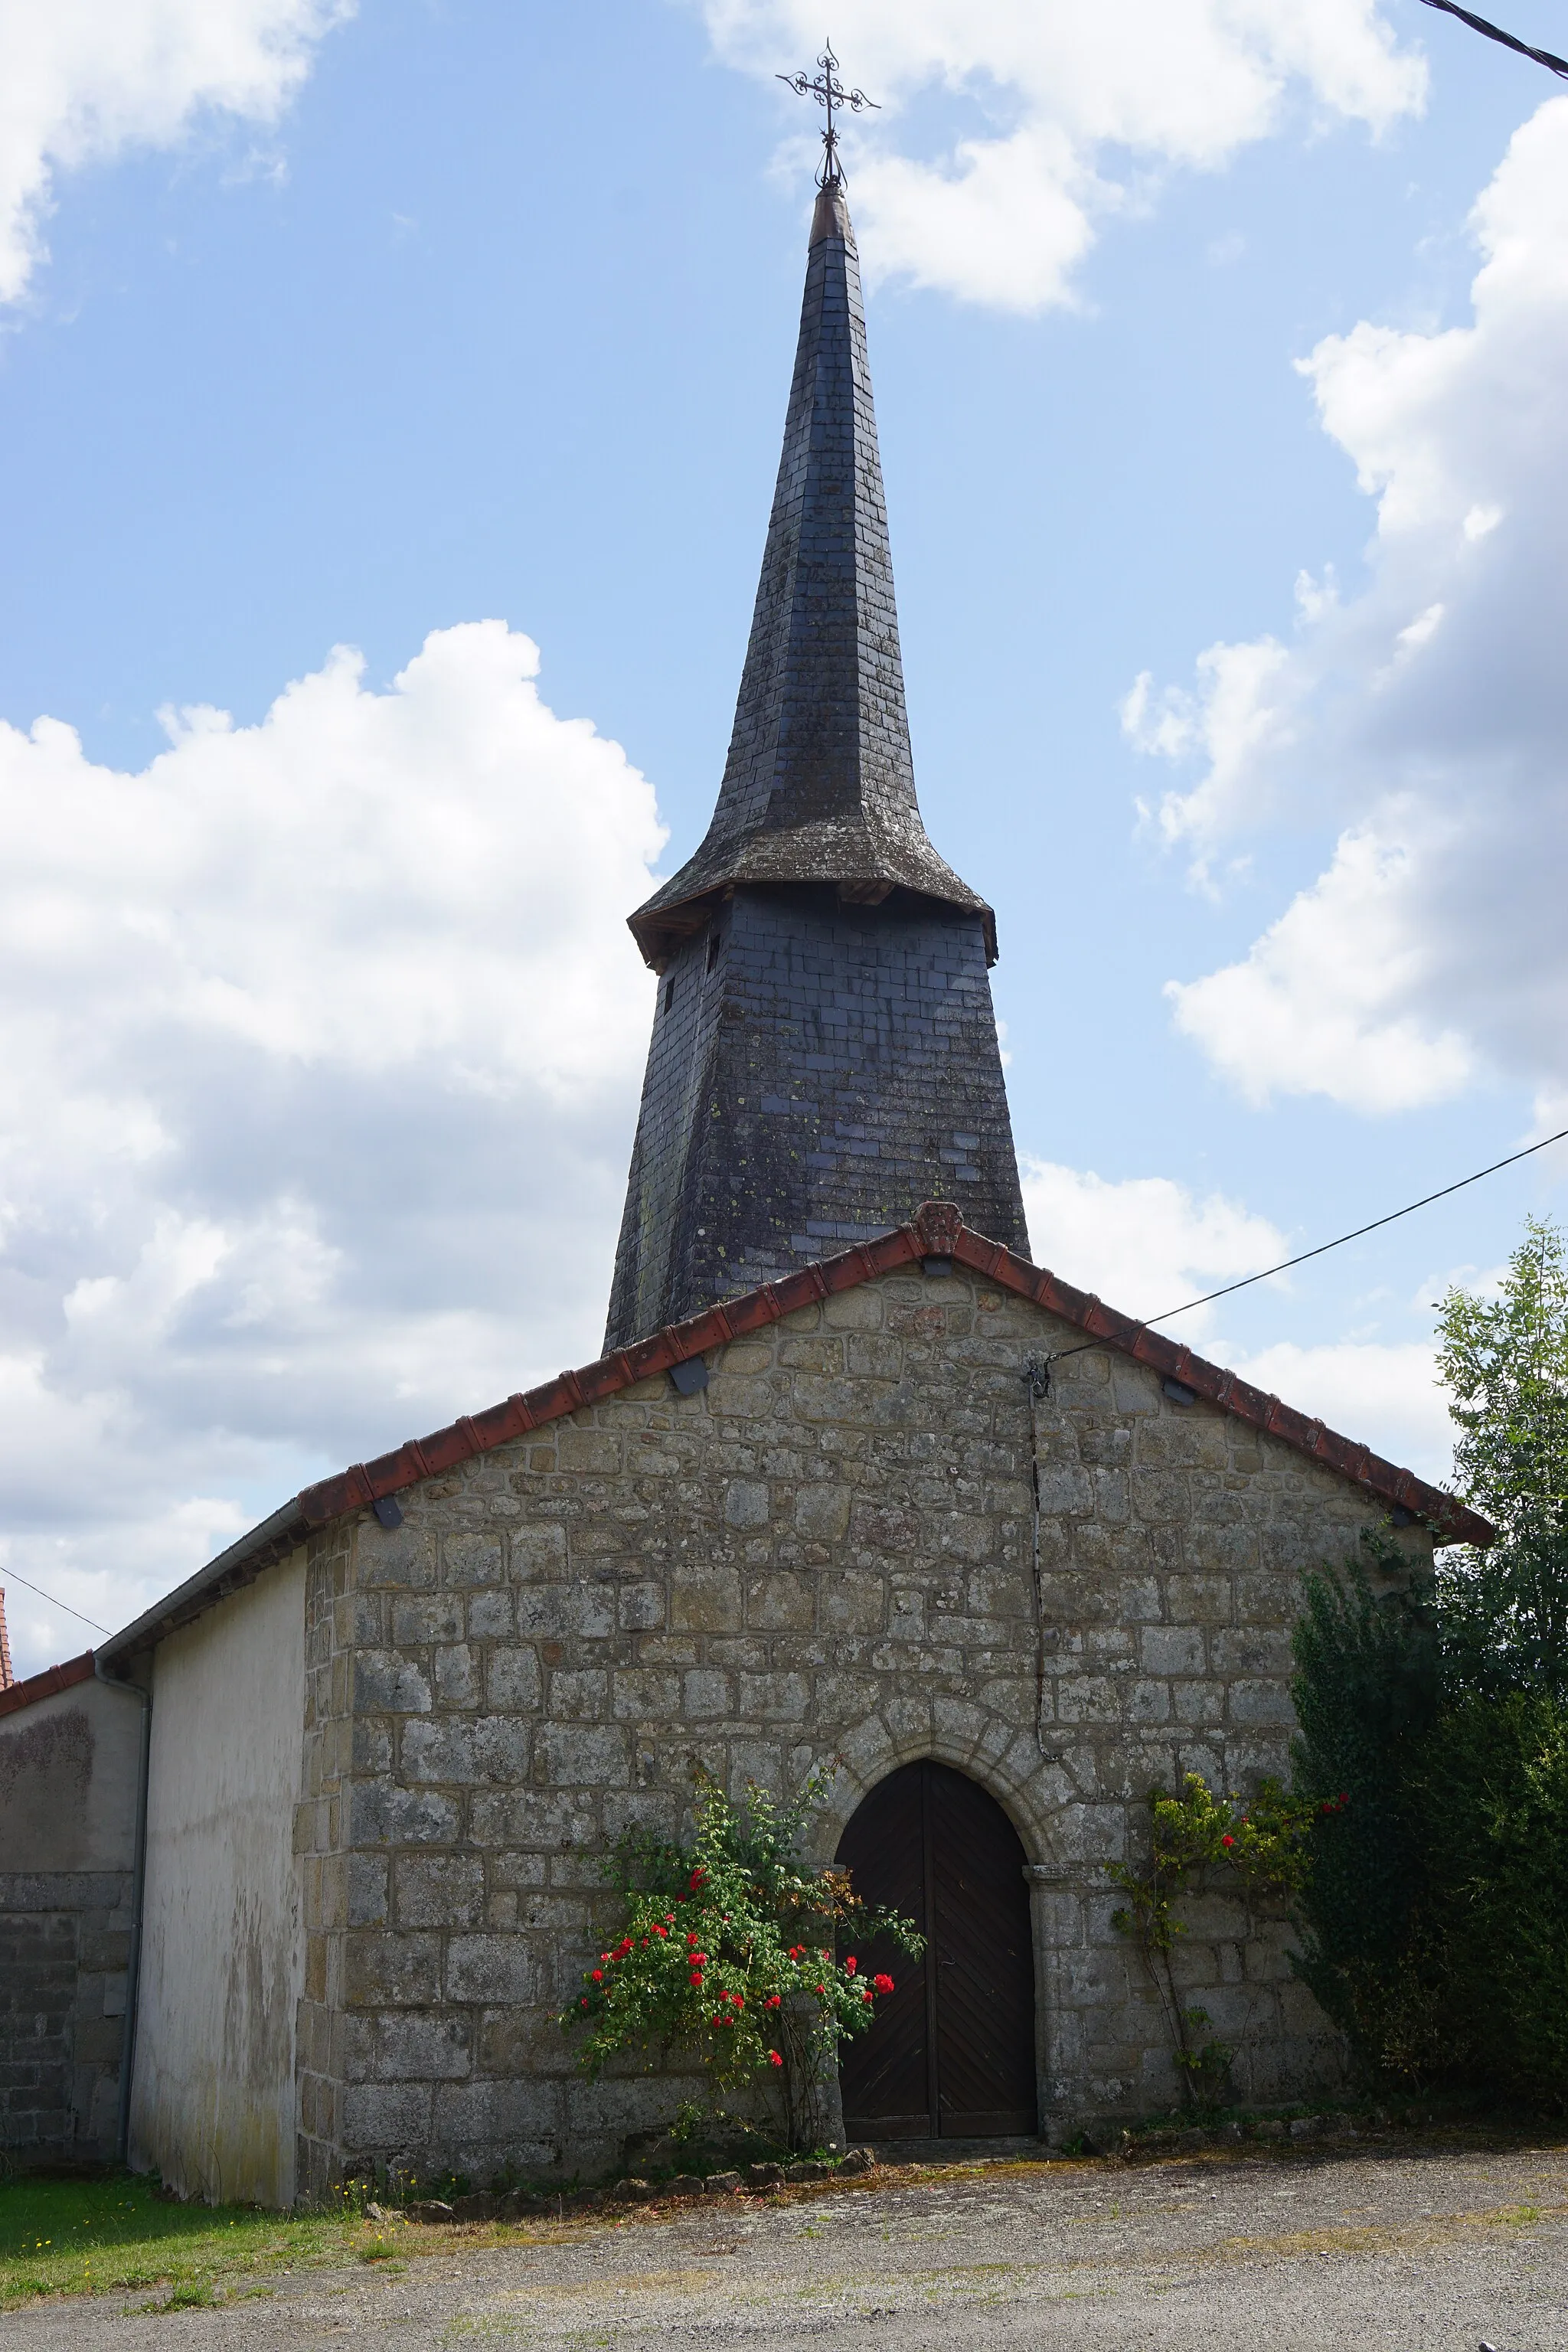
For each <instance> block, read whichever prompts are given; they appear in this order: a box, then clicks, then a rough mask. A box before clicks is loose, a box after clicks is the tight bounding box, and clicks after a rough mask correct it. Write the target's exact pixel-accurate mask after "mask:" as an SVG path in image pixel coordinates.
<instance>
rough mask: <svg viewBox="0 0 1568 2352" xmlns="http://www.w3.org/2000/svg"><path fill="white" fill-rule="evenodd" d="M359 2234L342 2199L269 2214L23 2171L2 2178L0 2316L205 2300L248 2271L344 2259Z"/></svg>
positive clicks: (108, 2180)
mask: <svg viewBox="0 0 1568 2352" xmlns="http://www.w3.org/2000/svg"><path fill="white" fill-rule="evenodd" d="M362 2240H363V2223H362V2222H361V2221H360V2218H359V2210H358V2207H357V2205H355V2204H353V2203H352V2202H350V2201H349V2200H344V2202H343V2203H342V2207H341V2208H340V2209H339V2210H337V2211H336V2212H330V2213H298V2214H296V2213H268V2212H265V2211H263V2210H261V2209H260V2208H259V2207H258V2206H254V2205H181V2204H174V2203H171V2202H166V2201H165V2200H163V2199H162V2198H161V2197H159V2196H158V2194H157V2193H156V2183H155V2182H154V2181H153V2179H151V2178H148V2177H144V2176H141V2175H137V2174H132V2173H128V2172H108V2171H106V2172H102V2173H98V2174H94V2175H88V2176H83V2177H80V2178H77V2179H45V2178H43V2177H40V2176H38V2175H28V2174H23V2175H20V2176H18V2177H16V2178H13V2179H9V2180H0V2311H11V2310H15V2309H16V2306H17V2305H19V2304H24V2303H28V2302H31V2301H32V2300H33V2299H34V2298H35V2297H37V2296H38V2295H45V2294H108V2293H109V2292H110V2291H111V2290H116V2289H124V2288H128V2287H129V2288H146V2287H164V2288H166V2289H167V2290H168V2291H169V2294H170V2296H171V2298H172V2299H173V2298H174V2297H176V2296H177V2297H182V2298H184V2299H185V2300H189V2299H190V2298H191V2297H193V2296H194V2297H195V2300H196V2301H197V2302H210V2301H211V2300H212V2299H213V2293H214V2289H215V2287H216V2286H217V2285H219V2284H224V2283H226V2282H227V2281H229V2280H231V2279H233V2280H237V2279H239V2278H242V2277H244V2276H246V2275H247V2273H256V2272H258V2271H263V2270H283V2269H312V2270H313V2269H319V2268H321V2267H323V2266H324V2265H326V2264H328V2263H342V2262H346V2261H348V2260H350V2259H352V2257H353V2253H354V2252H357V2251H358V2248H359V2245H360V2243H361V2242H362ZM168 2307H169V2308H179V2307H183V2305H176V2304H174V2301H173V2300H171V2304H170V2305H169V2306H168Z"/></svg>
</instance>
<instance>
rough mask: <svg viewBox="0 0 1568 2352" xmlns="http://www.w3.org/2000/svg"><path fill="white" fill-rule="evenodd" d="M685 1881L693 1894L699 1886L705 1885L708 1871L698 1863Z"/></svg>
mask: <svg viewBox="0 0 1568 2352" xmlns="http://www.w3.org/2000/svg"><path fill="white" fill-rule="evenodd" d="M686 1883H687V1885H688V1886H689V1887H690V1889H691V1892H692V1893H693V1895H695V1894H696V1892H697V1890H698V1888H699V1887H700V1886H705V1885H707V1883H708V1873H707V1872H706V1871H705V1870H704V1869H703V1867H702V1865H701V1864H700V1863H699V1864H698V1865H697V1867H696V1869H695V1870H694V1871H693V1872H692V1874H691V1875H690V1877H689V1879H688V1880H687V1882H686Z"/></svg>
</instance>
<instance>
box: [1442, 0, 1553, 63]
mask: <svg viewBox="0 0 1568 2352" xmlns="http://www.w3.org/2000/svg"><path fill="white" fill-rule="evenodd" d="M1422 5H1423V7H1426V8H1440V9H1441V10H1442V12H1443V14H1444V16H1458V20H1459V22H1460V24H1461V25H1468V26H1469V28H1470V30H1471V32H1473V33H1484V34H1485V35H1486V37H1487V39H1488V40H1489V41H1499V42H1500V43H1501V45H1502V47H1504V48H1505V49H1512V50H1513V51H1514V53H1515V55H1516V56H1518V57H1521V58H1531V59H1532V60H1533V62H1534V63H1535V64H1536V65H1538V66H1544V67H1545V68H1546V70H1547V72H1548V73H1554V74H1557V75H1559V76H1560V77H1561V78H1562V79H1563V80H1564V81H1568V58H1558V57H1553V56H1552V51H1551V50H1550V49H1532V48H1531V46H1530V43H1529V42H1528V41H1519V40H1516V39H1515V38H1514V37H1513V35H1512V34H1511V33H1505V32H1504V31H1503V28H1502V26H1500V25H1489V24H1488V22H1487V20H1486V18H1485V17H1484V16H1472V15H1471V14H1470V11H1469V10H1468V8H1461V7H1460V6H1459V5H1458V0H1422Z"/></svg>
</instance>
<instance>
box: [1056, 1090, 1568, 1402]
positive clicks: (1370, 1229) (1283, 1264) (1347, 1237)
mask: <svg viewBox="0 0 1568 2352" xmlns="http://www.w3.org/2000/svg"><path fill="white" fill-rule="evenodd" d="M1563 1142H1568V1127H1563V1128H1559V1129H1558V1130H1557V1133H1556V1134H1555V1135H1543V1136H1542V1139H1541V1140H1540V1142H1539V1143H1527V1144H1526V1145H1525V1147H1524V1150H1522V1151H1510V1153H1509V1155H1508V1158H1507V1159H1506V1160H1493V1161H1492V1163H1491V1165H1490V1167H1489V1168H1478V1169H1477V1170H1476V1172H1475V1174H1474V1175H1473V1176H1461V1177H1460V1179H1459V1181H1458V1183H1457V1184H1445V1185H1444V1187H1443V1189H1442V1191H1441V1192H1424V1193H1423V1194H1422V1196H1421V1198H1420V1200H1419V1201H1411V1202H1408V1203H1407V1204H1406V1205H1405V1207H1404V1208H1403V1209H1391V1210H1390V1211H1389V1213H1388V1214H1387V1216H1386V1217H1373V1221H1372V1223H1371V1224H1370V1225H1357V1227H1356V1229H1355V1231H1354V1232H1353V1233H1351V1234H1340V1235H1339V1236H1338V1238H1337V1239H1336V1240H1334V1241H1331V1242H1320V1243H1319V1244H1318V1246H1317V1248H1316V1249H1310V1250H1302V1251H1301V1253H1300V1255H1299V1256H1297V1257H1287V1258H1281V1260H1280V1262H1279V1265H1266V1266H1265V1267H1264V1268H1263V1271H1262V1272H1261V1274H1244V1275H1243V1276H1242V1277H1241V1280H1240V1281H1239V1282H1227V1283H1226V1284H1224V1285H1223V1286H1222V1287H1221V1288H1220V1289H1218V1290H1205V1293H1204V1295H1203V1297H1201V1298H1189V1299H1188V1300H1187V1301H1186V1303H1185V1305H1184V1306H1182V1307H1166V1309H1165V1311H1164V1313H1163V1315H1144V1316H1142V1317H1141V1318H1139V1321H1138V1324H1137V1326H1136V1328H1138V1329H1139V1330H1140V1331H1148V1330H1152V1328H1153V1326H1154V1325H1155V1324H1156V1323H1169V1322H1170V1321H1171V1320H1172V1318H1173V1317H1175V1316H1177V1315H1190V1314H1191V1313H1192V1311H1193V1308H1194V1307H1206V1306H1207V1305H1208V1304H1209V1302H1210V1300H1211V1299H1215V1298H1228V1297H1230V1295H1231V1293H1232V1292H1233V1291H1236V1290H1247V1289H1249V1288H1250V1287H1251V1286H1252V1284H1253V1283H1255V1282H1267V1281H1268V1279H1269V1278H1270V1276H1273V1275H1276V1274H1285V1273H1287V1272H1288V1271H1289V1268H1290V1267H1291V1266H1293V1265H1306V1263H1307V1261H1308V1259H1309V1258H1313V1257H1323V1256H1325V1255H1327V1253H1328V1252H1329V1251H1330V1250H1337V1249H1343V1247H1344V1245H1345V1244H1346V1243H1347V1242H1359V1241H1360V1239H1361V1237H1362V1235H1363V1234H1375V1233H1376V1232H1377V1231H1378V1229H1379V1227H1380V1226H1382V1225H1396V1224H1397V1223H1399V1220H1400V1218H1401V1217H1412V1216H1414V1215H1415V1212H1416V1210H1417V1209H1429V1208H1430V1207H1431V1205H1432V1203H1433V1202H1434V1201H1446V1200H1447V1197H1448V1195H1449V1193H1450V1192H1463V1191H1464V1189H1465V1187H1466V1185H1467V1184H1479V1182H1480V1181H1481V1179H1482V1177H1483V1176H1495V1175H1496V1174H1497V1172H1498V1170H1499V1169H1500V1168H1511V1167H1512V1166H1513V1165H1514V1162H1515V1161H1516V1160H1528V1159H1529V1158H1530V1157H1531V1153H1532V1152H1536V1151H1544V1150H1546V1148H1547V1146H1548V1145H1549V1144H1552V1143H1563ZM1104 1344H1105V1342H1104V1341H1103V1340H1102V1339H1085V1340H1084V1341H1082V1342H1081V1344H1080V1345H1079V1346H1078V1347H1076V1348H1061V1349H1058V1350H1057V1352H1056V1353H1055V1354H1054V1355H1051V1356H1047V1357H1046V1358H1045V1359H1044V1362H1045V1363H1046V1364H1047V1367H1048V1366H1049V1365H1051V1364H1056V1363H1059V1362H1060V1361H1061V1360H1062V1358H1063V1357H1064V1356H1082V1355H1085V1354H1087V1353H1088V1351H1089V1349H1090V1348H1100V1347H1103V1346H1104ZM1028 1377H1029V1374H1028V1373H1027V1372H1026V1374H1025V1378H1026V1379H1027V1378H1028Z"/></svg>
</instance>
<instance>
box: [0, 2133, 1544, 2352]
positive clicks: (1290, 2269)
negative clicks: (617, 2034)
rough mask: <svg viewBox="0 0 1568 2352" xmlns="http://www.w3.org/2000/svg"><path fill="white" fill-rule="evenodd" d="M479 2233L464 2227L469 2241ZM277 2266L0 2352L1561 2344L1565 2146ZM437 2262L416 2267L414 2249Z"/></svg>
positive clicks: (998, 2177) (742, 2207)
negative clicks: (230, 2285)
mask: <svg viewBox="0 0 1568 2352" xmlns="http://www.w3.org/2000/svg"><path fill="white" fill-rule="evenodd" d="M487 2234H488V2233H487ZM406 2241H407V2242H409V2243H410V2244H416V2245H418V2246H419V2247H421V2248H429V2249H430V2251H428V2252H418V2253H416V2254H414V2255H413V2256H412V2257H411V2259H409V2261H408V2262H407V2263H406V2264H405V2265H404V2264H398V2265H396V2266H394V2265H392V2264H389V2263H374V2264H368V2263H355V2264H353V2266H352V2267H350V2268H346V2269H340V2270H332V2271H327V2272H320V2271H318V2272H313V2273H293V2274H289V2273H284V2274H282V2275H280V2276H278V2277H276V2278H274V2279H271V2280H269V2281H267V2282H254V2283H252V2284H251V2286H250V2288H249V2290H248V2293H247V2292H246V2291H244V2290H241V2291H240V2294H237V2297H236V2299H235V2300H233V2301H232V2302H227V2303H225V2304H223V2305H220V2306H219V2307H218V2308H216V2309H203V2310H165V2309H160V2308H159V2307H158V2303H159V2298H157V2297H156V2296H148V2295H134V2296H130V2297H127V2296H125V2295H123V2294H121V2295H116V2296H110V2297H104V2298H101V2299H100V2300H95V2301H91V2302H89V2301H85V2300H73V2301H58V2302H52V2303H47V2304H39V2305H34V2306H33V2307H31V2308H29V2309H27V2310H24V2311H17V2312H13V2313H12V2314H11V2315H9V2316H7V2317H5V2318H4V2319H0V2344H3V2345H4V2346H5V2347H6V2352H11V2347H15V2352H67V2347H69V2352H97V2347H113V2352H143V2347H156V2352H178V2348H179V2347H184V2346H186V2345H190V2346H199V2347H203V2352H208V2348H209V2347H210V2352H229V2347H233V2352H299V2347H305V2346H310V2345H317V2344H327V2343H334V2342H342V2341H343V2340H345V2339H347V2340H350V2341H352V2342H354V2343H356V2344H363V2345H365V2346H373V2347H381V2346H386V2347H395V2352H419V2347H426V2346H432V2347H435V2346H440V2347H447V2346H454V2347H467V2346H470V2345H471V2346H473V2347H476V2352H478V2348H479V2347H483V2346H486V2345H490V2344H494V2345H497V2346H505V2347H518V2352H522V2348H523V2347H535V2346H537V2347H549V2352H554V2347H563V2352H564V2347H571V2352H589V2347H601V2346H603V2347H613V2352H644V2347H647V2352H653V2347H655V2346H658V2347H659V2352H679V2347H683V2346H686V2345H691V2346H693V2347H707V2346H724V2347H730V2346H734V2347H746V2352H750V2347H756V2352H773V2347H778V2352H784V2347H794V2346H796V2345H799V2346H802V2347H805V2346H810V2347H837V2346H840V2345H843V2346H849V2347H857V2352H858V2347H862V2346H864V2347H868V2352H928V2347H931V2352H937V2347H940V2352H979V2347H986V2352H989V2347H998V2352H1010V2347H1014V2346H1017V2347H1029V2352H1046V2347H1049V2352H1058V2347H1067V2348H1068V2352H1080V2347H1081V2352H1112V2347H1114V2352H1134V2347H1137V2352H1142V2347H1152V2352H1189V2348H1190V2352H1197V2347H1204V2352H1210V2347H1214V2346H1215V2345H1216V2344H1218V2345H1225V2346H1234V2347H1238V2352H1276V2347H1278V2352H1329V2347H1333V2352H1344V2348H1345V2347H1354V2348H1355V2352H1359V2348H1360V2347H1365V2352H1406V2347H1409V2352H1450V2347H1452V2352H1476V2347H1478V2346H1479V2345H1481V2344H1482V2343H1483V2342H1484V2343H1486V2344H1489V2345H1491V2346H1495V2347H1497V2352H1563V2347H1568V2148H1557V2147H1519V2146H1510V2147H1492V2148H1485V2149H1478V2148H1476V2147H1474V2146H1471V2147H1468V2148H1464V2149H1454V2148H1451V2147H1441V2146H1437V2145H1433V2146H1429V2147H1422V2146H1415V2145H1412V2144H1410V2143H1408V2142H1402V2143H1401V2144H1398V2145H1392V2144H1389V2145H1383V2146H1377V2147H1368V2146H1356V2147H1341V2148H1339V2149H1337V2150H1335V2151H1334V2152H1333V2153H1331V2154H1330V2153H1327V2152H1320V2153H1316V2154H1311V2155H1309V2154H1306V2153H1298V2154H1294V2155H1289V2156H1278V2157H1276V2156H1264V2155H1261V2154H1259V2153H1255V2152H1252V2151H1250V2150H1249V2151H1247V2153H1245V2154H1238V2155H1235V2156H1225V2157H1196V2158H1189V2159H1186V2160H1180V2161H1173V2162H1169V2163H1163V2164H1152V2165H1138V2166H1124V2165H1121V2164H1116V2163H1110V2162H1105V2163H1076V2164H1071V2163H1054V2164H1050V2165H1043V2164H1034V2165H1009V2166H1006V2167H986V2168H978V2169H971V2170H969V2171H966V2172H964V2173H963V2174H953V2173H952V2172H935V2171H931V2170H921V2171H919V2172H910V2171H907V2170H905V2171H900V2172H899V2173H897V2174H893V2173H879V2174H877V2175H875V2176H873V2177H872V2178H871V2179H870V2180H869V2181H868V2183H866V2184H864V2185H861V2186H859V2187H858V2188H855V2189H849V2188H843V2189H828V2190H823V2191H816V2190H796V2191H794V2192H792V2194H791V2195H790V2197H789V2198H788V2199H787V2200H779V2201H776V2202H764V2201H760V2200H751V2199H742V2198H734V2199H729V2200H724V2202H723V2203H722V2204H721V2205H718V2204H717V2203H716V2202H715V2203H710V2204H709V2205H706V2206H699V2207H695V2208H691V2207H688V2208H667V2209H665V2210H663V2211H658V2210H651V2211H641V2212H637V2213H635V2214H633V2215H631V2216H629V2217H627V2218H626V2219H625V2220H623V2221H618V2222H607V2221H583V2222H577V2223H568V2224H566V2225H565V2226H563V2227H562V2226H552V2227H543V2228H536V2229H530V2230H523V2231H517V2232H516V2233H514V2234H512V2235H510V2237H509V2239H508V2241H507V2242H505V2243H504V2244H488V2243H486V2244H479V2243H473V2244H469V2245H467V2246H465V2244H464V2241H463V2236H462V2233H461V2232H460V2231H439V2232H437V2231H423V2230H416V2229H415V2228H413V2227H408V2228H407V2229H406ZM437 2248H438V2249H439V2250H438V2251H437Z"/></svg>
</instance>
